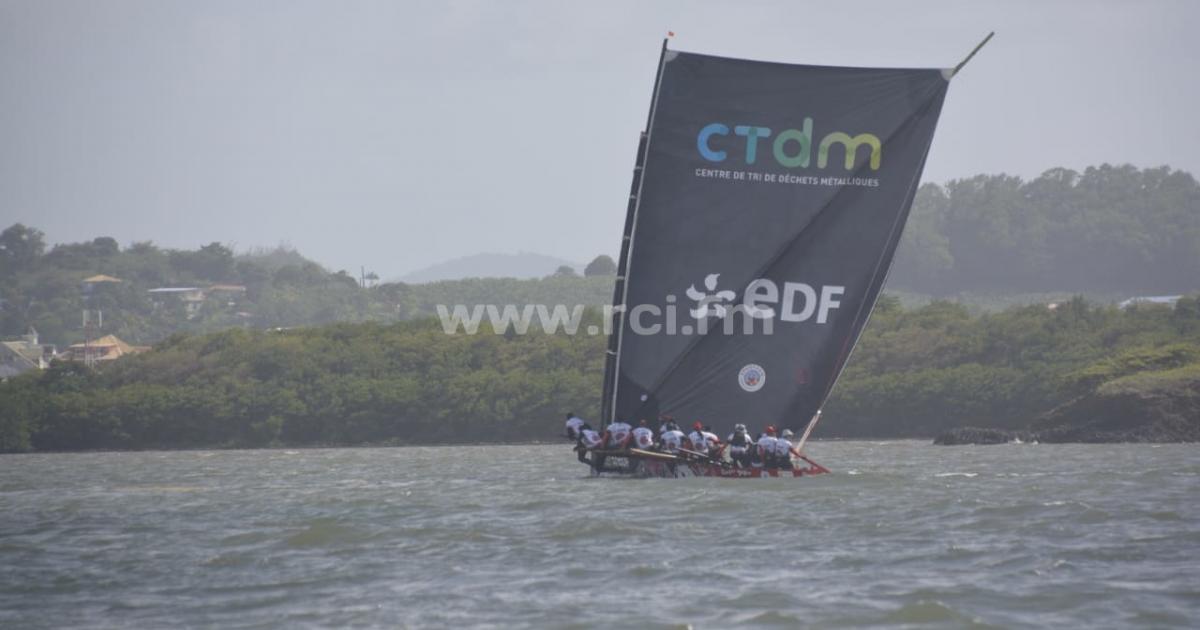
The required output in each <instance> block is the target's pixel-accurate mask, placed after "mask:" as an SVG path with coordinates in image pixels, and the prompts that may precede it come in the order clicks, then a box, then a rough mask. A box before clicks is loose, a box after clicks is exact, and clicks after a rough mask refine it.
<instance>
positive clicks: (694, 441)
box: [688, 421, 708, 455]
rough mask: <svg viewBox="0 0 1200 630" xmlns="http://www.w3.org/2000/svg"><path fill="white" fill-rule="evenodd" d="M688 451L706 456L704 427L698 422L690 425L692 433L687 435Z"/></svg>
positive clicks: (706, 442)
mask: <svg viewBox="0 0 1200 630" xmlns="http://www.w3.org/2000/svg"><path fill="white" fill-rule="evenodd" d="M688 443H689V446H690V448H689V450H691V451H694V452H696V453H700V454H701V455H708V438H706V437H705V436H704V425H703V424H700V422H699V421H697V422H693V423H692V432H691V433H689V434H688Z"/></svg>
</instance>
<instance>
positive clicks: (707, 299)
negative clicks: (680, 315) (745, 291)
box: [684, 273, 737, 319]
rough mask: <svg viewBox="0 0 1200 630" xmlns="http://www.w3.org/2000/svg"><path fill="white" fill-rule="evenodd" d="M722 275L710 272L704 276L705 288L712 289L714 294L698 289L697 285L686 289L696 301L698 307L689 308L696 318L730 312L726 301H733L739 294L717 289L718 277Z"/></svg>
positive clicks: (689, 295)
mask: <svg viewBox="0 0 1200 630" xmlns="http://www.w3.org/2000/svg"><path fill="white" fill-rule="evenodd" d="M720 277H721V274H719V273H710V274H708V275H707V276H705V277H704V288H705V289H708V290H709V291H712V292H713V293H712V294H709V293H702V292H700V291H697V290H696V285H694V284H693V285H691V286H689V287H688V288H687V291H684V294H686V295H687V296H688V298H689V299H692V300H695V301H696V308H693V309H689V311H688V312H690V313H691V314H692V317H694V318H696V319H705V318H707V317H718V318H722V317H725V316H726V315H728V314H729V309H728V306H727V305H726V304H725V303H726V302H733V300H734V298H736V297H737V294H736V293H734V292H733V291H730V290H728V289H726V290H724V291H717V279H718V278H720Z"/></svg>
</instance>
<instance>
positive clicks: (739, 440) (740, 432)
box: [726, 423, 754, 468]
mask: <svg viewBox="0 0 1200 630" xmlns="http://www.w3.org/2000/svg"><path fill="white" fill-rule="evenodd" d="M726 442H727V443H728V444H729V459H731V460H732V461H733V463H734V464H735V465H737V467H738V468H749V467H750V460H751V459H752V457H753V456H752V455H751V452H752V451H753V449H754V439H753V438H751V437H750V434H749V433H747V432H746V425H744V424H741V423H738V424H735V425H733V433H730V434H729V438H728V439H727V440H726Z"/></svg>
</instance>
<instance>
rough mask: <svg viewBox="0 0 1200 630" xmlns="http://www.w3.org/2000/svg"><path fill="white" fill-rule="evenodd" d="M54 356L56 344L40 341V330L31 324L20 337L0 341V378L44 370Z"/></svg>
mask: <svg viewBox="0 0 1200 630" xmlns="http://www.w3.org/2000/svg"><path fill="white" fill-rule="evenodd" d="M54 357H55V352H54V346H51V345H47V346H43V345H42V344H40V343H38V332H37V330H36V329H34V328H33V327H32V326H30V327H29V332H27V333H25V335H24V336H22V337H21V338H20V339H13V340H10V341H2V342H0V380H4V379H7V378H11V377H13V376H16V375H18V374H21V373H22V372H28V371H29V370H44V369H46V367H47V366H48V365H49V364H50V360H51V359H53V358H54Z"/></svg>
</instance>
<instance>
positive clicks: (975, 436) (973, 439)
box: [933, 427, 1032, 446]
mask: <svg viewBox="0 0 1200 630" xmlns="http://www.w3.org/2000/svg"><path fill="white" fill-rule="evenodd" d="M1031 439H1032V438H1031V436H1030V435H1029V434H1028V433H1027V432H1025V431H1006V430H1004V429H987V428H981V427H958V428H956V429H950V430H949V431H946V432H945V433H942V434H941V435H939V436H937V438H935V439H934V440H933V443H934V444H941V445H943V446H957V445H962V444H1008V443H1009V442H1016V441H1018V440H1019V441H1022V442H1027V441H1030V440H1031Z"/></svg>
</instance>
